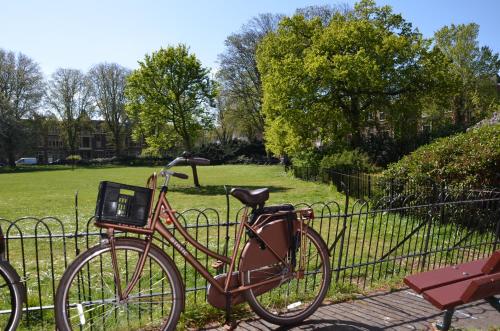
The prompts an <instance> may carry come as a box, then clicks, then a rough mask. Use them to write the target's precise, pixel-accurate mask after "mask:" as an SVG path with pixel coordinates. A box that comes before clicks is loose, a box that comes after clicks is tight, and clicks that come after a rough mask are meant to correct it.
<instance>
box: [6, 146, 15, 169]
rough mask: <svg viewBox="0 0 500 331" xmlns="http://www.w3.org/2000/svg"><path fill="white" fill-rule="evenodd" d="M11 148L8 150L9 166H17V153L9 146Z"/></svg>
mask: <svg viewBox="0 0 500 331" xmlns="http://www.w3.org/2000/svg"><path fill="white" fill-rule="evenodd" d="M8 148H9V150H8V151H7V158H8V159H9V166H10V167H13V168H15V166H16V155H15V154H14V150H13V149H12V148H10V146H9V147H8Z"/></svg>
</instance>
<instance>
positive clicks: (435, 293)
mask: <svg viewBox="0 0 500 331" xmlns="http://www.w3.org/2000/svg"><path fill="white" fill-rule="evenodd" d="M470 283H471V280H464V281H461V282H458V283H453V284H450V285H446V286H442V287H437V288H433V289H430V290H428V291H425V292H424V293H423V296H424V298H425V299H426V300H427V301H429V302H430V303H432V304H433V305H434V306H435V307H436V308H438V309H441V310H445V309H450V308H455V307H456V306H458V305H461V304H462V303H463V302H462V299H461V296H462V294H463V293H464V292H465V290H466V289H467V287H468V286H469V285H470Z"/></svg>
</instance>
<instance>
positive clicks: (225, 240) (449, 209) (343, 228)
mask: <svg viewBox="0 0 500 331" xmlns="http://www.w3.org/2000/svg"><path fill="white" fill-rule="evenodd" d="M414 201H418V200H415V199H413V198H412V197H409V196H405V197H403V196H396V197H392V198H391V197H389V198H387V197H386V198H383V199H380V200H379V201H377V202H368V201H364V200H355V201H349V197H348V196H347V197H346V200H345V201H343V202H335V201H331V202H326V203H319V202H317V203H312V204H308V203H299V204H296V207H297V208H301V207H306V206H307V207H311V208H313V210H314V215H315V219H314V221H313V222H312V223H311V224H312V226H313V227H314V228H315V229H316V230H317V231H318V232H319V233H320V234H321V235H322V237H323V238H324V240H325V242H326V243H327V245H328V247H329V250H330V256H331V266H332V270H333V272H334V277H333V281H332V287H335V288H336V289H337V290H338V291H362V290H363V289H369V288H371V287H374V286H377V285H379V284H380V283H383V282H384V281H387V280H388V279H391V280H393V279H400V278H402V277H404V276H405V275H407V274H410V273H412V272H415V271H420V270H426V269H431V268H436V267H439V266H442V265H447V264H452V263H458V262H462V261H468V260H473V259H477V258H481V257H483V256H487V255H489V254H491V252H492V251H494V250H496V249H497V246H498V244H499V236H500V195H499V194H496V193H490V194H487V193H485V192H483V191H468V192H463V194H451V193H450V194H448V193H447V192H443V193H442V194H441V196H440V198H439V199H438V200H437V201H433V202H429V203H424V204H415V203H414ZM221 215H223V216H221ZM229 215H230V213H229V212H227V211H226V212H225V213H222V212H220V211H218V210H215V209H213V208H206V209H189V210H186V211H184V212H181V213H178V217H179V219H180V220H181V222H182V223H183V225H184V226H185V227H186V228H187V230H188V232H189V233H190V234H191V235H192V236H193V237H194V238H195V239H196V240H197V241H199V242H200V243H201V244H203V245H205V246H207V247H209V248H210V249H212V250H215V251H217V252H218V253H221V254H224V255H227V256H229V255H230V254H231V253H232V249H233V247H232V246H233V238H234V236H235V233H236V225H237V224H238V218H239V217H240V216H241V210H239V211H236V210H235V211H234V213H231V215H235V216H234V218H232V219H230V218H229ZM75 218H76V220H74V221H73V222H67V221H65V222H64V221H62V220H60V219H58V218H55V217H43V218H35V217H23V218H20V219H16V220H7V219H2V218H0V226H1V227H2V229H3V231H4V234H5V237H6V243H7V246H6V256H7V258H8V259H9V261H10V263H11V264H12V265H13V266H14V268H15V269H16V270H17V271H18V273H19V275H20V276H21V277H22V279H23V281H24V282H25V285H26V298H27V301H26V304H25V312H26V313H25V314H24V318H23V319H24V323H26V324H27V325H32V324H37V325H38V324H40V325H42V326H46V325H50V324H51V323H53V301H54V296H55V291H56V289H57V285H58V282H59V279H60V278H61V275H62V273H63V272H64V270H65V268H66V267H67V266H68V264H69V263H71V261H72V260H73V259H74V258H75V256H76V255H78V254H79V253H80V252H82V251H84V250H86V249H87V248H89V247H91V246H93V245H96V244H98V243H99V242H100V240H101V238H102V237H103V233H102V232H101V231H100V230H98V228H96V227H94V226H93V219H88V220H78V217H77V216H76V217H75ZM75 225H76V226H75ZM172 231H173V233H174V234H175V230H174V229H172ZM122 235H124V234H122ZM156 244H157V245H158V246H160V247H161V248H162V249H164V250H165V251H166V252H167V253H168V254H169V255H170V256H171V257H172V258H173V259H174V261H175V263H176V265H177V267H178V268H179V270H180V272H181V275H182V277H183V279H184V282H185V285H186V286H185V288H186V292H187V293H188V300H190V301H188V302H194V303H197V302H204V301H205V295H206V287H207V282H206V280H205V279H204V278H203V277H201V276H200V275H198V274H197V273H196V272H195V271H194V269H193V268H192V267H191V266H190V265H189V264H187V263H186V261H185V260H184V259H183V258H182V257H181V256H180V255H179V254H178V253H176V252H175V251H174V249H173V248H172V247H171V246H169V245H167V244H166V243H165V242H163V241H161V240H159V239H157V240H156ZM187 247H188V249H190V250H191V252H192V253H193V255H194V256H195V257H196V258H198V259H199V260H200V261H201V262H202V263H203V264H204V265H205V267H207V268H208V269H209V270H211V271H212V272H213V273H215V272H216V271H215V269H213V268H212V267H211V264H212V262H213V261H212V260H211V259H209V258H208V257H207V256H206V255H204V254H202V253H201V252H199V251H197V250H195V249H192V248H189V246H187Z"/></svg>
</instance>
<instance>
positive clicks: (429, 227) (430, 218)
mask: <svg viewBox="0 0 500 331" xmlns="http://www.w3.org/2000/svg"><path fill="white" fill-rule="evenodd" d="M432 190H433V191H434V192H433V194H432V195H433V197H435V198H436V197H437V196H436V194H437V193H436V192H437V188H436V185H434V186H433V187H432ZM434 201H436V199H435V200H434ZM430 202H431V203H432V201H430ZM435 207H436V206H435V203H434V204H432V205H431V206H429V211H428V212H427V214H428V224H427V233H426V236H425V248H424V251H423V256H422V261H421V262H422V263H421V266H420V271H424V270H425V263H426V262H427V255H429V241H430V240H431V232H432V223H433V216H432V215H433V214H434V208H435Z"/></svg>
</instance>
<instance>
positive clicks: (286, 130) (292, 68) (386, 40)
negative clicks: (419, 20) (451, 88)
mask: <svg viewBox="0 0 500 331" xmlns="http://www.w3.org/2000/svg"><path fill="white" fill-rule="evenodd" d="M257 64H258V68H259V71H260V73H261V75H262V82H263V94H264V99H263V112H264V115H265V119H266V123H265V124H266V144H267V147H268V149H269V150H271V151H272V152H273V153H275V154H283V153H287V154H290V155H294V154H296V153H298V152H300V151H304V150H312V149H314V146H315V145H316V144H317V142H321V143H322V145H323V146H328V145H335V144H339V143H346V142H347V143H349V144H350V145H351V146H353V147H359V146H360V142H361V131H362V128H363V127H364V126H365V124H366V123H367V120H368V118H369V117H370V116H369V115H370V114H371V115H373V114H376V112H377V111H380V110H385V111H387V113H388V114H389V116H388V117H389V119H388V120H389V122H390V123H393V127H394V129H395V131H397V133H400V134H405V133H407V132H408V131H409V130H410V129H411V131H413V132H414V131H415V130H416V128H415V126H416V124H413V127H411V128H409V127H408V125H409V124H411V123H414V122H413V121H408V118H418V117H419V116H420V107H419V102H420V98H421V96H422V95H423V94H425V93H427V92H428V91H430V90H431V89H435V88H437V87H438V86H439V85H440V84H442V82H443V81H446V79H445V78H446V75H445V70H444V69H443V68H445V65H446V61H444V58H443V55H442V54H441V52H440V51H439V50H437V49H431V48H430V41H429V40H426V39H424V38H423V37H422V35H421V34H420V33H418V31H416V30H414V29H413V28H412V27H411V24H410V23H408V22H406V21H405V20H404V19H403V18H402V17H401V16H400V15H397V14H394V13H392V11H391V9H390V7H388V6H384V7H377V6H376V5H375V3H374V2H373V1H369V0H365V1H361V2H359V3H358V4H356V6H355V8H354V9H353V10H352V11H348V12H345V13H340V12H337V13H335V14H334V15H333V16H332V18H331V19H330V21H329V22H328V24H325V23H324V22H323V21H321V20H320V19H319V18H316V19H306V18H305V17H304V16H302V15H295V16H293V17H289V18H284V19H283V20H282V21H281V23H280V26H279V28H278V30H277V31H276V32H272V33H269V34H268V35H267V36H266V37H265V38H264V40H263V42H262V43H261V44H260V46H259V48H258V51H257Z"/></svg>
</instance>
